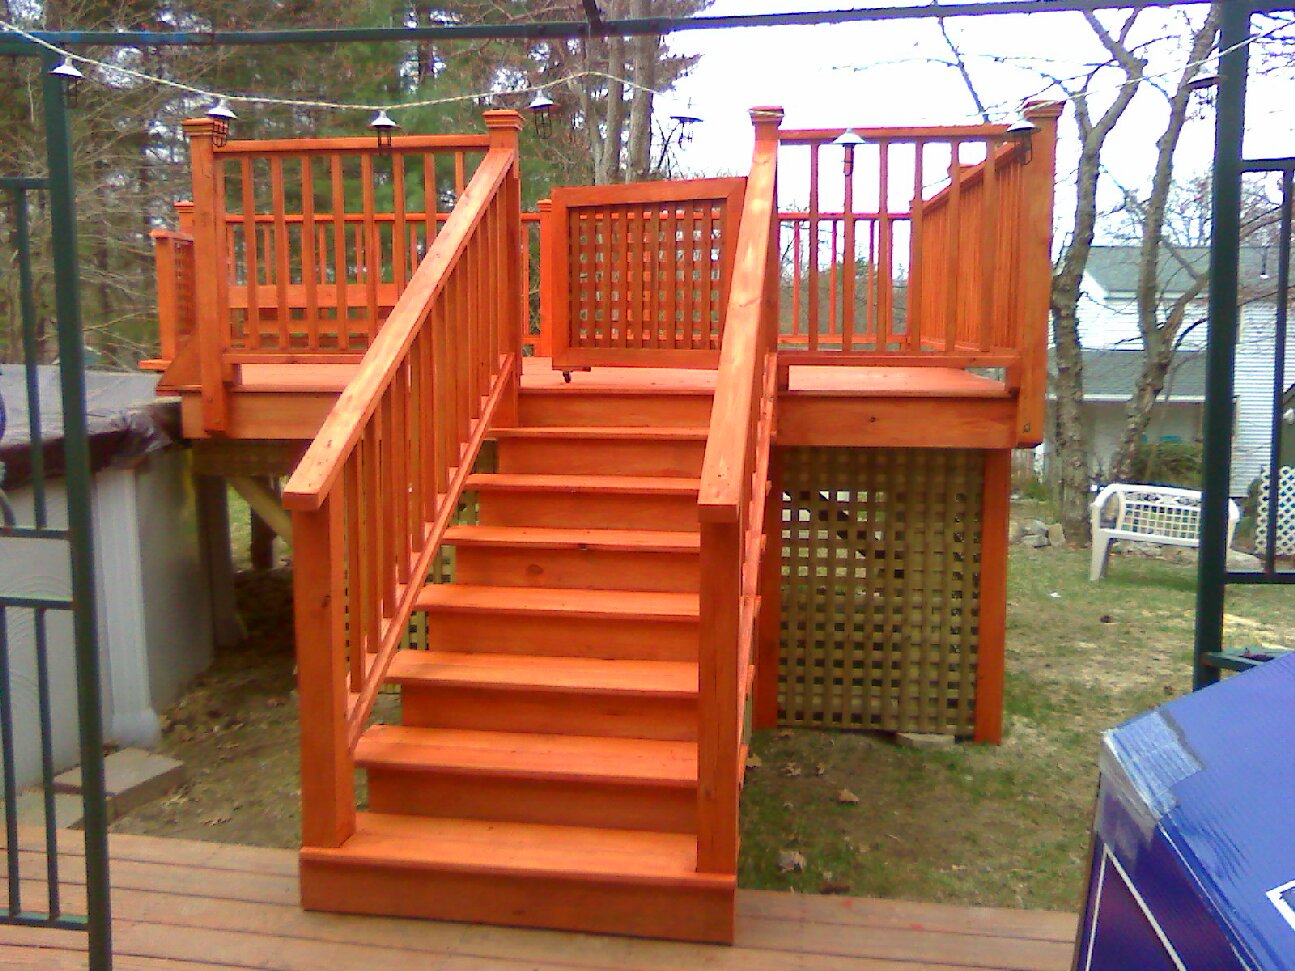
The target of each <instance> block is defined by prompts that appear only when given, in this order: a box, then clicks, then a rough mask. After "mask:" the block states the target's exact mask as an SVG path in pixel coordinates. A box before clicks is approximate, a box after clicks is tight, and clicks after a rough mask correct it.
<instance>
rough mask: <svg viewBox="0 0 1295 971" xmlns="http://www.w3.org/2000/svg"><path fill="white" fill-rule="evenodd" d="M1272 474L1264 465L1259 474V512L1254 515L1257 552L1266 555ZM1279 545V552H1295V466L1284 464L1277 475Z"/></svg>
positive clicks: (1291, 554) (1285, 554)
mask: <svg viewBox="0 0 1295 971" xmlns="http://www.w3.org/2000/svg"><path fill="white" fill-rule="evenodd" d="M1270 480H1271V477H1270V476H1269V474H1268V470H1267V469H1264V471H1263V474H1262V475H1261V476H1260V477H1259V515H1258V516H1256V517H1255V519H1256V521H1255V552H1256V553H1257V554H1258V555H1259V556H1263V555H1264V554H1265V553H1266V551H1267V549H1268V524H1269V523H1271V522H1272V519H1273V517H1272V514H1271V513H1270V512H1269V510H1268V488H1269V486H1268V483H1269V481H1270ZM1276 518H1277V549H1276V554H1277V555H1278V556H1295V466H1291V465H1283V466H1282V467H1281V471H1280V472H1279V473H1278V477H1277V517H1276Z"/></svg>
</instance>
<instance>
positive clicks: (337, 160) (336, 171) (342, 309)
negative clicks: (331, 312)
mask: <svg viewBox="0 0 1295 971" xmlns="http://www.w3.org/2000/svg"><path fill="white" fill-rule="evenodd" d="M328 173H329V178H330V179H331V180H332V189H333V287H334V292H335V293H336V298H335V299H336V304H337V318H336V319H337V348H338V350H341V351H347V350H350V348H351V307H350V300H349V295H348V293H347V282H348V278H349V277H350V272H351V271H350V268H349V262H348V260H347V258H346V181H345V178H344V177H343V172H342V157H341V156H340V155H330V156H329V158H328Z"/></svg>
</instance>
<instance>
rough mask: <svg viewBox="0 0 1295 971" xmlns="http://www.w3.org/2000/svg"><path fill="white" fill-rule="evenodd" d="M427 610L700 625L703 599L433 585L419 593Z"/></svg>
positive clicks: (624, 592)
mask: <svg viewBox="0 0 1295 971" xmlns="http://www.w3.org/2000/svg"><path fill="white" fill-rule="evenodd" d="M417 604H418V607H419V609H421V610H427V611H437V612H460V613H462V612H468V613H488V614H495V615H515V614H540V615H544V616H547V617H576V618H580V619H582V620H615V621H624V622H631V621H642V620H647V621H651V620H656V621H672V622H684V623H686V622H690V621H691V622H695V621H696V620H697V619H698V616H699V613H700V609H701V608H700V604H699V598H698V595H697V594H693V593H653V592H644V591H640V590H549V589H545V588H536V587H486V586H471V585H469V584H462V583H429V584H427V586H425V587H423V589H422V591H421V592H420V593H419V594H418V601H417Z"/></svg>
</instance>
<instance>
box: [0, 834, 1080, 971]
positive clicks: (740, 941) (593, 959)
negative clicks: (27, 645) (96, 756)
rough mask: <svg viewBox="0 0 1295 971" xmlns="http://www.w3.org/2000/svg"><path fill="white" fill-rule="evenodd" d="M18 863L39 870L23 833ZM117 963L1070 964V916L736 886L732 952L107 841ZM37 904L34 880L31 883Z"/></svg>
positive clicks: (303, 967) (42, 954) (54, 960)
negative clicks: (332, 888)
mask: <svg viewBox="0 0 1295 971" xmlns="http://www.w3.org/2000/svg"><path fill="white" fill-rule="evenodd" d="M20 845H22V846H23V847H24V851H23V853H22V858H23V870H24V874H27V875H30V876H32V877H39V876H40V875H41V874H43V855H42V854H41V852H40V851H39V846H40V838H39V835H38V834H37V833H35V832H31V831H28V832H24V833H23V834H22V836H21V843H20ZM60 846H61V847H62V848H63V850H62V852H61V854H60V855H61V857H62V862H63V864H64V881H65V882H64V886H63V890H64V895H65V898H66V900H67V904H68V908H69V910H70V911H74V910H75V908H77V907H78V906H80V905H81V904H82V903H83V894H84V890H83V887H81V886H80V885H79V884H80V881H81V880H82V877H81V874H80V870H81V867H80V859H79V858H80V834H78V833H61V834H60ZM111 850H112V858H113V869H112V875H113V886H114V894H113V902H114V908H115V915H116V920H115V927H114V933H115V938H116V942H117V952H118V955H119V960H118V968H119V971H211V969H214V968H231V969H233V968H237V969H243V968H261V969H269V971H352V969H354V971H384V969H390V971H409V969H414V968H417V969H420V971H421V969H424V968H428V969H436V971H485V969H489V968H496V969H499V971H525V969H527V968H531V969H536V971H559V969H584V971H613V969H616V971H693V969H713V971H787V969H792V968H795V969H803V971H836V969H841V971H964V969H968V968H979V969H985V971H1008V969H1011V971H1062V969H1063V968H1066V967H1068V966H1069V961H1070V956H1071V949H1072V944H1071V940H1072V937H1073V931H1074V926H1075V918H1074V917H1072V916H1070V915H1066V914H1056V913H1044V912H1029V911H1013V910H1001V909H992V908H965V907H956V906H952V905H947V904H922V903H909V902H903V901H889V900H867V899H862V898H850V897H814V896H804V895H793V894H780V893H772V892H759V891H740V892H739V894H738V938H737V944H736V945H734V946H733V947H731V948H726V947H714V946H706V945H691V944H679V943H671V942H661V941H640V940H633V939H629V938H616V937H600V936H597V935H586V934H569V933H558V932H550V931H533V930H521V929H512V928H499V927H487V926H483V925H470V924H452V923H439V922H435V921H410V920H399V919H392V918H368V917H347V916H339V915H331V914H313V913H306V912H304V911H302V910H301V909H300V908H299V907H298V906H297V890H296V854H295V853H293V852H291V851H288V850H274V849H259V848H253V847H243V846H229V845H223V844H209V843H199V842H193V841H188V840H165V839H154V838H150V837H140V836H113V837H112V838H111ZM24 890H25V892H26V893H27V894H28V895H30V896H29V898H28V899H29V900H31V901H32V902H33V903H34V902H36V901H39V900H41V898H42V896H43V895H42V894H41V885H40V884H39V882H38V881H37V880H36V879H32V880H30V881H27V882H25V885H24ZM84 946H85V942H84V938H83V936H82V935H79V934H75V933H68V932H61V931H49V930H44V929H38V928H19V927H8V926H0V966H4V967H14V968H48V969H51V971H62V969H63V968H75V967H80V966H81V963H80V962H81V956H80V954H79V953H78V952H80V951H81V950H83V949H84Z"/></svg>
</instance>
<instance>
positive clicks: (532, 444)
mask: <svg viewBox="0 0 1295 971" xmlns="http://www.w3.org/2000/svg"><path fill="white" fill-rule="evenodd" d="M498 448H499V468H498V471H500V472H543V473H550V474H553V475H667V476H681V477H696V476H699V475H701V464H702V459H703V458H704V457H705V454H706V443H705V442H704V441H691V442H671V441H655V442H654V441H647V442H618V441H607V440H605V439H603V440H600V439H581V438H564V439H556V440H555V439H531V438H505V439H502V440H500V442H499V446H498Z"/></svg>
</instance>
